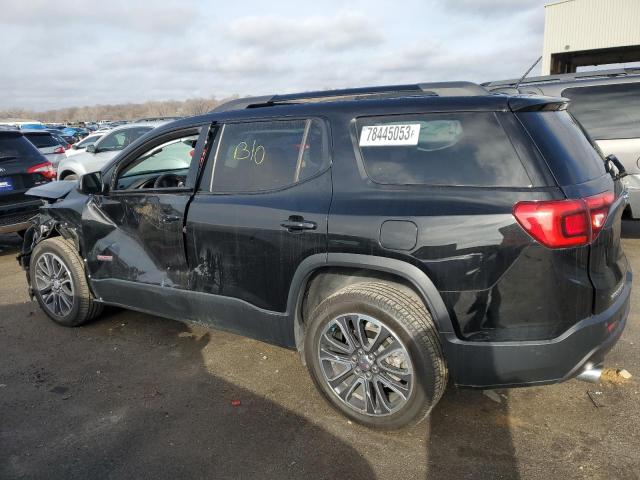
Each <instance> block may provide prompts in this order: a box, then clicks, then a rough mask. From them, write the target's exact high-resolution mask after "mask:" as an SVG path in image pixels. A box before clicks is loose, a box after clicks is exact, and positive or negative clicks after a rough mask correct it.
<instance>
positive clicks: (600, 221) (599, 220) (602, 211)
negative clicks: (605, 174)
mask: <svg viewBox="0 0 640 480" xmlns="http://www.w3.org/2000/svg"><path fill="white" fill-rule="evenodd" d="M584 200H585V202H587V208H588V209H589V215H590V216H591V232H592V235H593V239H594V240H595V239H596V238H598V234H599V233H600V230H602V227H604V224H605V222H606V221H607V215H609V208H611V205H612V204H613V201H614V200H615V196H614V195H613V193H612V192H604V193H601V194H599V195H594V196H593V197H587V198H585V199H584Z"/></svg>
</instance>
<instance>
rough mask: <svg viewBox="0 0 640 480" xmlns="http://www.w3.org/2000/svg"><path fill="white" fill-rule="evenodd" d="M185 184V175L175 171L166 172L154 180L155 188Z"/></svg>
mask: <svg viewBox="0 0 640 480" xmlns="http://www.w3.org/2000/svg"><path fill="white" fill-rule="evenodd" d="M182 186H184V177H182V176H181V175H176V174H175V173H164V174H162V175H160V176H159V177H158V178H156V181H155V182H153V188H171V187H182Z"/></svg>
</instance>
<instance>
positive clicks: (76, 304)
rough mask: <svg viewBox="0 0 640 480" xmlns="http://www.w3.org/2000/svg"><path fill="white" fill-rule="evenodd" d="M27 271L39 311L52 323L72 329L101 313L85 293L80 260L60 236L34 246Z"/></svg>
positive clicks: (86, 284)
mask: <svg viewBox="0 0 640 480" xmlns="http://www.w3.org/2000/svg"><path fill="white" fill-rule="evenodd" d="M29 269H30V277H31V286H32V287H33V292H34V294H35V296H36V299H37V300H38V303H39V304H40V308H42V310H43V311H44V312H45V313H46V314H47V315H48V316H49V317H50V318H51V319H52V320H53V321H54V322H56V323H59V324H60V325H64V326H66V327H76V326H79V325H82V324H84V323H86V322H88V321H89V320H91V319H93V318H95V317H96V316H97V315H99V314H100V312H101V311H102V305H101V304H99V303H97V302H95V300H94V299H93V297H92V296H91V292H90V291H89V285H88V283H87V279H86V277H85V273H84V268H83V263H82V259H81V258H80V256H79V255H78V253H77V252H76V251H75V249H74V248H73V247H72V246H71V245H70V244H69V243H68V242H67V241H65V240H64V239H63V238H62V237H54V238H49V239H47V240H44V241H42V242H40V243H39V244H38V245H36V247H35V248H34V250H33V253H32V254H31V263H30V266H29Z"/></svg>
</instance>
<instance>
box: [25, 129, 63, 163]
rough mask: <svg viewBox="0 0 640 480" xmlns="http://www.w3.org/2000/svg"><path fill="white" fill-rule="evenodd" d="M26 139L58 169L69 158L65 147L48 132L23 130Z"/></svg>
mask: <svg viewBox="0 0 640 480" xmlns="http://www.w3.org/2000/svg"><path fill="white" fill-rule="evenodd" d="M22 134H23V135H24V137H25V138H26V139H27V140H29V141H30V142H31V143H33V144H34V145H35V147H36V148H37V149H38V150H39V151H40V153H41V154H43V155H44V156H45V158H46V159H47V160H49V161H50V162H51V164H52V165H53V166H54V167H56V168H57V166H58V164H59V163H60V162H61V161H62V160H64V159H65V158H67V155H66V154H65V151H64V146H62V145H60V142H59V141H58V140H56V139H55V138H54V137H53V135H51V133H50V132H47V131H46V130H22Z"/></svg>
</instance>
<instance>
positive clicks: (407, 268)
mask: <svg viewBox="0 0 640 480" xmlns="http://www.w3.org/2000/svg"><path fill="white" fill-rule="evenodd" d="M322 275H335V276H336V277H342V280H341V281H340V280H338V281H336V280H335V279H329V280H328V281H326V282H324V283H325V285H323V286H322V287H321V290H320V292H318V294H317V295H316V296H317V297H323V298H326V296H327V295H330V294H331V293H334V292H335V291H338V290H340V289H341V288H343V287H345V286H347V285H350V284H353V283H359V282H362V281H370V280H371V279H375V280H382V281H388V282H391V283H394V284H396V285H399V286H401V287H403V288H405V289H410V290H412V291H413V293H415V294H416V295H418V297H419V298H420V299H421V300H422V301H423V302H424V304H425V306H426V307H427V310H428V311H429V313H430V314H431V316H432V318H433V321H434V322H435V324H436V327H437V329H438V333H439V334H440V335H442V334H445V333H452V332H454V329H453V324H452V322H451V318H450V316H449V312H448V310H447V308H446V306H445V304H444V301H443V300H442V297H441V296H440V293H439V292H438V290H437V288H436V286H435V285H434V284H433V282H432V281H431V279H430V278H429V277H428V276H427V274H426V273H425V272H423V271H422V270H420V269H419V268H418V267H416V266H415V265H411V264H410V263H407V262H404V261H402V260H398V259H394V258H387V257H377V256H372V255H362V254H351V253H329V254H316V255H311V256H310V257H307V258H306V259H305V260H304V261H303V262H302V263H301V264H300V266H299V267H298V270H297V271H296V273H295V275H294V277H293V280H292V283H291V288H290V290H289V298H288V304H287V305H288V308H287V309H288V311H289V312H290V313H291V317H292V321H293V329H294V336H295V342H296V347H297V349H298V351H299V352H300V353H301V354H302V353H303V349H304V334H305V322H306V318H305V313H308V312H309V311H310V310H311V308H309V305H308V304H307V302H309V301H311V305H310V306H313V303H315V301H316V299H313V298H311V299H309V292H310V289H311V288H312V287H313V286H314V285H318V283H315V282H316V281H317V279H318V278H319V276H322ZM302 357H303V359H304V355H302Z"/></svg>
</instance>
